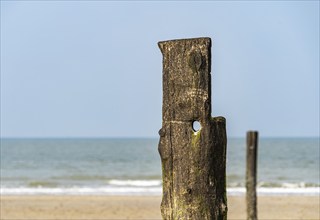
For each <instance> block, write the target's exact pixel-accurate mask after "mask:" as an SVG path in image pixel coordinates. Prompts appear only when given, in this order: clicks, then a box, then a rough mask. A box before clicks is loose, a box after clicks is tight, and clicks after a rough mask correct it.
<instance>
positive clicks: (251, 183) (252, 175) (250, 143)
mask: <svg viewBox="0 0 320 220" xmlns="http://www.w3.org/2000/svg"><path fill="white" fill-rule="evenodd" d="M257 151H258V132H257V131H248V132H247V169H246V189H247V195H246V197H247V198H246V200H247V219H248V220H256V219H257V193H256V184H257Z"/></svg>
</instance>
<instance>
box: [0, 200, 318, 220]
mask: <svg viewBox="0 0 320 220" xmlns="http://www.w3.org/2000/svg"><path fill="white" fill-rule="evenodd" d="M160 202H161V197H160V196H58V195H57V196H1V206H0V207H1V210H0V211H1V212H0V213H1V214H0V216H1V219H3V220H4V219H19V220H20V219H21V220H22V219H28V220H29V219H34V220H36V219H39V220H40V219H41V220H47V219H61V220H62V219H64V220H65V219H70V220H72V219H83V220H84V219H94V220H102V219H161V214H160V208H159V206H160ZM228 209H229V211H228V219H229V220H231V219H246V206H245V197H244V196H229V197H228ZM258 218H259V220H262V219H275V220H281V219H286V220H289V219H292V220H293V219H294V220H295V219H309V220H311V219H320V198H319V196H259V197H258Z"/></svg>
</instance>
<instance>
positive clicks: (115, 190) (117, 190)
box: [0, 187, 162, 195]
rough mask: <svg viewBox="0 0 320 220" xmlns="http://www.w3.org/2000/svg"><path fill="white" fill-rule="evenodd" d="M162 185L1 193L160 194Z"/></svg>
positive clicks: (4, 190) (7, 191) (8, 190)
mask: <svg viewBox="0 0 320 220" xmlns="http://www.w3.org/2000/svg"><path fill="white" fill-rule="evenodd" d="M161 193H162V188H161V187H148V188H143V187H98V188H92V187H70V188H42V187H39V188H27V187H21V188H1V189H0V194H1V195H160V194H161Z"/></svg>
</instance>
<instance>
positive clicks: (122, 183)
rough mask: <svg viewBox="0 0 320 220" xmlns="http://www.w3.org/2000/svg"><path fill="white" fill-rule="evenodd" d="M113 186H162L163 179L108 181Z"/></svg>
mask: <svg viewBox="0 0 320 220" xmlns="http://www.w3.org/2000/svg"><path fill="white" fill-rule="evenodd" d="M108 183H109V184H110V185H113V186H138V187H139V186H140V187H151V186H161V184H162V181H161V180H110V181H108Z"/></svg>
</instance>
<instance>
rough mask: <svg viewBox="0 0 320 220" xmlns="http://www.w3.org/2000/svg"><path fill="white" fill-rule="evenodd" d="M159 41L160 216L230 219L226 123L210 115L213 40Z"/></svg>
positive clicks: (223, 119) (169, 217) (174, 219)
mask: <svg viewBox="0 0 320 220" xmlns="http://www.w3.org/2000/svg"><path fill="white" fill-rule="evenodd" d="M158 45H159V47H160V50H161V52H162V55H163V105H162V128H161V129H160V131H159V135H160V141H159V153H160V157H161V162H162V177H163V197H162V203H161V214H162V218H163V219H166V220H177V219H183V220H185V219H195V220H199V219H201V220H206V219H226V218H227V198H226V142H227V137H226V128H225V125H226V122H225V118H223V117H216V118H211V74H210V71H211V70H210V69H211V39H210V38H194V39H182V40H172V41H164V42H159V43H158ZM195 123H200V128H196V127H193V126H194V124H195ZM198 129H199V130H198Z"/></svg>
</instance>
